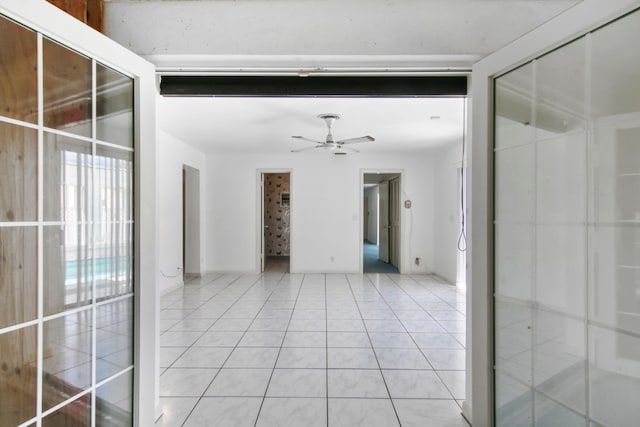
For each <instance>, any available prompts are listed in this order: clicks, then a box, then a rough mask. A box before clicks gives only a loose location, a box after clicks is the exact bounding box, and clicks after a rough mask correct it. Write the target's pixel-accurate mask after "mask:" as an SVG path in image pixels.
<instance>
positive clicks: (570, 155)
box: [536, 132, 587, 224]
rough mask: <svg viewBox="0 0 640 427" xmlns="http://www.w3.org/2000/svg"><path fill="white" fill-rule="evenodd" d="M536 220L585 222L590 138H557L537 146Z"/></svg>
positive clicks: (582, 135)
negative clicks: (588, 140) (588, 139)
mask: <svg viewBox="0 0 640 427" xmlns="http://www.w3.org/2000/svg"><path fill="white" fill-rule="evenodd" d="M536 149H537V153H536V154H537V160H536V165H537V168H536V198H537V208H536V219H537V221H540V222H549V221H553V222H563V223H566V222H574V223H581V224H582V223H584V222H585V221H586V215H587V212H586V200H587V135H586V133H585V132H575V133H572V134H566V135H559V136H555V137H554V138H552V139H547V140H544V141H539V142H538V143H537V146H536Z"/></svg>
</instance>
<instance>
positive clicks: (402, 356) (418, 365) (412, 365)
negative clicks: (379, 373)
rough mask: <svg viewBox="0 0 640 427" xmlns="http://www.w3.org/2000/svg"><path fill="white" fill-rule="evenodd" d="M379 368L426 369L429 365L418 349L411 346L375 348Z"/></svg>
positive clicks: (429, 367)
mask: <svg viewBox="0 0 640 427" xmlns="http://www.w3.org/2000/svg"><path fill="white" fill-rule="evenodd" d="M376 356H377V358H378V363H380V368H381V369H426V370H430V369H431V365H429V362H427V359H426V358H425V357H424V354H422V352H421V351H420V350H417V349H412V348H377V349H376Z"/></svg>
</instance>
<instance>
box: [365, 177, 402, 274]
mask: <svg viewBox="0 0 640 427" xmlns="http://www.w3.org/2000/svg"><path fill="white" fill-rule="evenodd" d="M401 193H402V192H401V174H400V173H383V172H367V173H364V174H363V218H362V224H363V234H362V235H363V242H362V245H363V247H362V272H363V273H399V272H400V264H401V263H400V248H401V235H402V233H401V224H400V195H401ZM365 225H366V228H367V229H366V230H364V227H365Z"/></svg>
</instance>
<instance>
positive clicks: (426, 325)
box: [402, 320, 447, 334]
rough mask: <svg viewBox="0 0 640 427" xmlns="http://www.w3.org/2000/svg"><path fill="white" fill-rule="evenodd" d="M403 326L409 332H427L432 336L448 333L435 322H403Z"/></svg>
mask: <svg viewBox="0 0 640 427" xmlns="http://www.w3.org/2000/svg"><path fill="white" fill-rule="evenodd" d="M402 324H403V325H404V326H405V328H407V331H409V332H425V333H430V334H444V333H446V332H447V331H446V330H445V329H444V328H443V327H442V326H440V324H439V323H438V322H436V321H435V320H403V321H402Z"/></svg>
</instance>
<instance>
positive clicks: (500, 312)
mask: <svg viewBox="0 0 640 427" xmlns="http://www.w3.org/2000/svg"><path fill="white" fill-rule="evenodd" d="M495 327H496V336H495V365H496V369H497V370H499V371H500V372H504V373H506V374H508V375H509V376H511V377H512V378H515V379H517V380H519V381H520V382H521V383H523V384H529V385H530V384H531V383H532V379H531V372H532V355H531V351H532V346H533V337H532V330H533V319H532V311H531V307H529V306H526V305H524V304H520V303H515V302H512V301H509V300H504V299H502V298H500V299H496V306H495Z"/></svg>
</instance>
